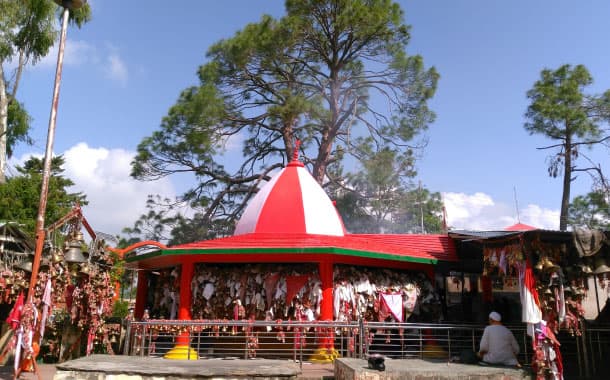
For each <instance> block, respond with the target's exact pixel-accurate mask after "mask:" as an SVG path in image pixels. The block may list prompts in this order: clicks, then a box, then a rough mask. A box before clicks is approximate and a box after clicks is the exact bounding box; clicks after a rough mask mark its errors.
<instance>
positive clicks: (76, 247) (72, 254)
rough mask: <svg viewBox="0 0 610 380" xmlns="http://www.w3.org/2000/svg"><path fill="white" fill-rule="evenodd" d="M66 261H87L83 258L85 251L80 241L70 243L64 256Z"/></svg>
mask: <svg viewBox="0 0 610 380" xmlns="http://www.w3.org/2000/svg"><path fill="white" fill-rule="evenodd" d="M64 260H66V262H67V263H84V262H85V261H87V259H86V258H85V256H83V250H82V247H81V243H80V242H79V241H77V240H72V241H71V242H70V244H69V246H68V250H67V251H66V253H65V254H64Z"/></svg>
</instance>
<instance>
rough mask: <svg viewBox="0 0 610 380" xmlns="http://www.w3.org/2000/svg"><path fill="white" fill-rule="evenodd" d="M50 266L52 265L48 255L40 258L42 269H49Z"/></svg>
mask: <svg viewBox="0 0 610 380" xmlns="http://www.w3.org/2000/svg"><path fill="white" fill-rule="evenodd" d="M50 267H51V265H50V263H49V259H47V258H46V257H43V258H42V259H41V260H40V270H49V268H50Z"/></svg>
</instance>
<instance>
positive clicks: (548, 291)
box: [544, 288, 553, 295]
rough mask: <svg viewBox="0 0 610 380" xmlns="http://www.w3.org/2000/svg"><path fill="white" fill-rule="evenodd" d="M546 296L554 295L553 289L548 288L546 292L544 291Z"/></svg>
mask: <svg viewBox="0 0 610 380" xmlns="http://www.w3.org/2000/svg"><path fill="white" fill-rule="evenodd" d="M544 294H547V295H552V294H553V292H552V291H551V288H546V290H545V291H544Z"/></svg>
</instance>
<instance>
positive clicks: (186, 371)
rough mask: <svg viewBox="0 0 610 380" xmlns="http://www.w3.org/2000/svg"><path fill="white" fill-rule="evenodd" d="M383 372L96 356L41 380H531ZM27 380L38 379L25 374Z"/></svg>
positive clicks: (49, 368) (507, 372)
mask: <svg viewBox="0 0 610 380" xmlns="http://www.w3.org/2000/svg"><path fill="white" fill-rule="evenodd" d="M384 364H385V367H386V368H385V371H376V370H374V369H369V368H368V362H367V361H366V360H362V359H351V358H338V359H337V360H335V362H334V364H332V363H330V364H316V363H308V362H304V363H303V366H302V368H301V367H300V366H299V364H298V363H294V362H293V361H291V360H269V359H254V360H243V359H232V360H226V359H201V360H193V361H187V360H168V359H162V358H149V357H135V356H123V355H117V356H110V355H92V356H89V357H84V358H80V359H76V360H71V361H68V362H65V363H61V364H40V365H39V370H40V375H41V378H42V380H92V379H95V380H102V379H107V380H110V379H113V380H118V379H121V380H135V379H138V380H152V379H155V380H177V379H187V380H188V379H219V380H221V379H239V380H241V379H256V380H263V379H278V380H279V379H295V380H332V379H336V380H364V379H366V380H394V379H401V380H403V379H404V380H410V379H418V380H427V379H430V380H432V379H433V380H444V379H459V380H482V379H498V380H499V379H502V380H507V379H532V378H533V377H532V376H531V375H530V373H529V372H528V371H527V370H524V369H516V368H505V367H483V366H478V365H466V364H458V363H447V362H442V361H432V360H425V359H424V360H420V359H394V360H393V359H386V360H385V363H384ZM20 378H21V379H23V380H30V379H36V376H34V374H33V373H23V374H22V375H21V377H20ZM0 379H2V380H4V379H6V380H9V379H12V365H10V366H9V365H7V366H4V367H0Z"/></svg>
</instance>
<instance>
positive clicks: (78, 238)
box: [74, 231, 85, 243]
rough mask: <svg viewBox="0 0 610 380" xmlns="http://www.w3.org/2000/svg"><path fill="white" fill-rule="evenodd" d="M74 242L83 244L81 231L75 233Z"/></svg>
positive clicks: (83, 239)
mask: <svg viewBox="0 0 610 380" xmlns="http://www.w3.org/2000/svg"><path fill="white" fill-rule="evenodd" d="M74 240H76V241H78V242H79V243H82V242H84V241H85V238H84V237H83V233H82V232H81V231H76V234H75V235H74Z"/></svg>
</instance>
